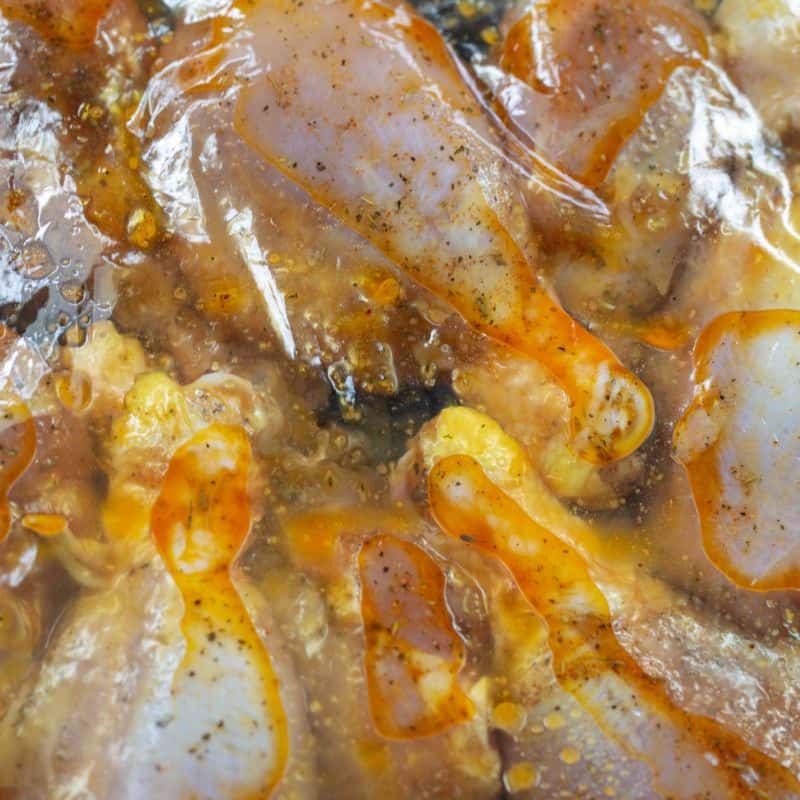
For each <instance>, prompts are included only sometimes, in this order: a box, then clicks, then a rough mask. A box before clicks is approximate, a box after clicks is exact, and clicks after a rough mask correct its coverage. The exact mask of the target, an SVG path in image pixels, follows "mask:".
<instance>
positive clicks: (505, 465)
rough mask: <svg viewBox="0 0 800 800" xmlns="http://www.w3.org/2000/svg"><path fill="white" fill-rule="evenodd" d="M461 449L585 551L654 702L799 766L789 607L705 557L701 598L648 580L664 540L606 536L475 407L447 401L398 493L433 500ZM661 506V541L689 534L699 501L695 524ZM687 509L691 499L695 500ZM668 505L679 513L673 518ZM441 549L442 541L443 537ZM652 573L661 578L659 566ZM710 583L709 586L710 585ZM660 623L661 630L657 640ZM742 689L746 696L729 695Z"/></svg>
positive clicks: (678, 559) (546, 525)
mask: <svg viewBox="0 0 800 800" xmlns="http://www.w3.org/2000/svg"><path fill="white" fill-rule="evenodd" d="M464 454H467V455H469V457H470V458H472V459H475V460H476V461H477V462H479V463H480V467H481V470H482V472H483V473H484V474H485V475H487V476H488V478H489V480H490V481H491V485H492V486H494V487H496V488H497V489H499V490H500V491H502V493H503V494H504V495H505V496H507V497H509V498H513V501H514V503H515V505H517V506H519V507H520V508H523V509H524V510H525V516H526V517H528V518H529V519H530V520H534V521H535V523H536V524H537V525H538V526H539V528H540V529H542V530H544V531H546V532H552V533H553V534H555V535H557V537H558V539H559V540H560V541H561V542H566V543H568V547H569V548H570V550H571V551H572V550H574V551H575V552H576V553H580V555H581V561H582V563H584V564H586V565H588V567H589V570H590V573H589V574H590V576H591V578H592V581H593V582H594V583H596V584H597V585H598V586H599V587H600V588H601V589H602V592H603V594H604V596H605V598H606V600H605V602H607V603H608V605H609V607H611V608H612V609H613V614H614V623H615V624H614V630H615V632H619V633H620V634H624V638H623V640H622V642H623V644H624V645H625V648H626V649H627V650H628V651H629V652H630V653H631V654H632V655H636V656H637V658H640V659H641V660H640V661H639V663H640V664H642V665H643V666H645V667H646V672H647V674H648V675H651V676H652V677H653V678H654V679H660V680H663V681H664V686H663V689H661V690H659V692H658V694H659V697H660V698H661V699H660V700H658V702H662V701H664V702H669V701H667V699H666V698H667V697H670V698H673V699H674V700H676V701H678V702H679V704H680V708H681V709H684V710H685V712H690V715H699V716H701V717H704V718H705V717H709V718H713V719H716V720H718V721H719V722H720V723H721V724H723V725H724V726H725V727H726V728H727V729H728V730H729V731H731V732H735V734H738V735H739V736H741V737H743V738H745V739H746V740H747V741H748V742H749V743H750V746H752V747H755V748H757V749H758V750H760V751H761V752H764V753H768V754H769V755H770V756H771V757H772V758H775V759H776V760H777V761H780V762H782V763H784V764H791V767H792V769H793V770H795V771H800V753H799V752H798V750H797V747H796V745H795V742H796V737H797V728H796V725H795V722H794V720H795V719H796V709H797V707H798V705H797V704H798V702H800V697H798V696H797V694H796V693H795V692H794V691H793V690H789V691H787V686H789V685H791V684H792V683H793V680H794V679H793V678H792V677H790V676H791V675H793V674H794V673H795V671H796V670H797V669H800V663H798V661H797V654H796V652H795V648H794V645H793V641H794V638H796V632H795V631H794V628H793V627H792V625H791V624H790V622H786V621H788V620H791V619H793V618H794V617H795V615H796V611H792V610H791V606H789V605H787V604H786V603H783V604H777V603H776V602H775V599H773V600H771V601H769V602H768V603H767V606H766V607H764V605H763V603H762V604H761V605H760V606H759V604H757V603H756V604H754V603H752V602H749V600H750V599H754V598H757V597H758V596H756V595H753V594H752V593H750V594H748V593H747V592H739V594H738V595H737V594H735V593H734V594H731V593H730V592H728V593H727V594H726V593H725V592H724V587H722V588H723V591H718V590H717V589H718V587H716V582H715V581H714V580H713V574H709V569H708V565H706V568H705V570H703V571H700V572H699V575H700V579H701V583H700V584H699V586H698V585H694V584H692V585H691V586H689V585H686V586H685V587H684V591H685V592H689V591H690V590H694V591H695V592H697V593H698V594H699V595H700V596H701V597H703V596H704V595H705V600H704V603H703V604H697V602H696V600H695V599H694V598H693V597H691V596H690V595H689V594H685V593H683V592H679V591H676V590H675V589H673V588H672V587H670V585H669V584H666V583H664V582H662V581H661V580H658V579H657V577H656V578H653V577H650V576H649V575H647V574H646V573H645V572H644V569H645V568H646V566H647V565H649V564H652V563H653V559H651V557H650V556H649V555H648V549H647V548H648V546H649V547H652V548H654V549H655V548H656V547H657V545H658V539H654V540H653V542H652V543H649V544H645V546H644V547H642V548H641V551H640V548H639V547H638V546H637V545H636V543H635V542H633V541H631V540H630V539H629V538H628V539H626V538H625V537H624V535H623V536H622V537H621V536H620V535H619V532H617V531H606V532H604V531H602V529H599V528H595V527H592V526H589V525H587V523H586V522H585V521H584V520H583V519H580V518H577V517H575V516H573V515H572V514H570V513H568V512H567V511H565V510H564V509H563V508H561V507H560V505H559V504H558V503H557V502H555V503H554V502H553V500H554V498H552V496H551V495H550V493H549V492H548V491H547V489H546V488H545V487H544V485H543V483H542V482H541V480H540V479H539V478H538V476H537V475H536V473H535V471H534V470H532V469H531V465H530V461H529V460H528V459H527V457H526V456H525V453H524V451H523V450H522V448H521V447H520V446H519V445H518V444H517V443H515V442H514V440H513V439H511V438H510V437H509V436H508V435H506V434H505V433H504V432H503V431H502V430H501V429H500V427H499V426H498V425H497V424H496V423H495V422H494V421H493V420H491V419H490V418H489V417H486V416H485V415H483V414H478V413H477V412H475V411H473V410H471V409H468V408H463V407H462V408H451V409H447V410H445V411H443V412H441V413H440V415H439V417H438V418H437V419H436V420H435V421H434V422H432V423H431V424H430V425H429V426H427V427H426V428H425V429H423V431H422V433H421V434H420V436H419V439H418V442H417V447H416V448H415V449H412V450H411V451H409V455H408V457H407V458H406V459H404V460H403V461H402V462H401V463H400V464H399V465H398V470H397V473H396V475H395V478H394V481H395V494H396V496H397V497H408V496H410V497H413V498H416V500H417V502H420V503H425V502H426V500H425V497H426V494H427V493H426V492H425V490H424V487H423V486H422V485H420V484H421V483H422V482H424V479H425V476H426V475H429V474H430V470H431V469H433V468H434V465H435V464H437V463H439V462H442V461H444V460H446V459H449V458H451V457H455V456H460V455H464ZM492 497H494V495H492ZM653 502H657V500H654V501H653ZM662 505H663V508H664V512H665V514H664V517H663V519H661V521H660V522H658V523H656V522H653V524H654V525H657V526H658V531H660V533H661V537H662V538H663V532H664V531H665V530H666V531H676V535H677V532H679V531H680V529H681V526H682V525H688V529H689V530H690V531H691V530H692V526H691V525H690V524H689V523H690V522H691V521H692V520H693V519H694V514H693V512H692V511H691V509H690V516H689V517H688V520H689V523H687V521H686V520H684V519H682V518H681V517H680V510H679V509H680V508H681V507H682V506H680V504H676V503H675V501H674V498H673V497H669V499H668V500H666V501H665V502H663V504H662ZM684 505H686V504H684ZM690 505H691V504H690V502H689V504H688V506H687V507H689V508H690ZM669 509H672V510H673V511H674V512H675V515H673V516H669V515H667V510H669ZM465 524H466V523H465ZM462 533H463V532H459V535H461V534H462ZM465 535H467V536H470V535H471V534H468V533H467V534H465ZM543 535H544V534H543ZM549 535H550V536H552V534H549ZM642 535H644V531H643V532H642ZM436 546H437V548H441V545H440V544H438V543H437V545H436ZM559 552H560V551H559ZM680 553H681V551H680V550H679V549H677V550H676V549H675V548H674V547H671V554H670V555H668V556H666V558H667V559H671V560H670V561H669V563H670V564H673V563H674V567H675V569H674V570H673V571H674V572H675V573H676V575H679V574H684V573H686V571H687V569H688V565H687V562H686V559H685V557H683V556H681V555H680ZM451 557H452V558H453V559H454V560H455V561H456V563H463V561H462V559H463V553H460V552H455V551H452V553H451ZM678 565H679V566H678ZM510 568H511V567H510ZM511 569H512V572H514V569H513V568H511ZM698 570H701V565H700V564H698ZM655 573H656V575H657V574H658V563H656V564H655ZM478 574H479V573H478ZM542 574H545V575H546V574H550V573H549V571H543V573H542ZM673 577H674V576H673ZM705 587H708V591H707V592H705V593H704V592H703V589H704V588H705ZM533 605H534V606H535V605H536V604H535V603H533ZM717 607H718V608H717ZM734 609H737V610H738V611H740V612H741V615H740V617H741V618H740V619H739V620H737V619H736V616H737V615H736V614H735V613H732V612H733V610H734ZM737 621H738V622H739V623H740V626H737ZM748 624H749V628H747V632H745V630H744V626H745V625H748ZM784 625H786V626H787V627H786V636H785V637H781V636H780V635H779V633H778V632H777V631H776V630H775V629H776V628H778V627H783V626H784ZM655 630H661V631H662V632H663V636H662V638H660V639H658V641H657V642H656V641H655V640H654V631H655ZM678 632H679V633H678ZM523 652H524V651H523ZM503 674H506V675H511V674H515V675H520V674H524V671H523V672H520V671H519V670H517V669H510V668H509V669H506V668H504V671H503ZM667 691H668V693H667ZM737 697H739V698H740V701H739V700H733V699H732V698H737ZM680 713H684V711H681V712H680ZM601 725H602V723H601ZM777 730H781V731H783V730H785V731H786V735H776V731H777ZM731 735H733V733H732V734H731ZM612 738H613V737H612ZM634 755H635V754H634Z"/></svg>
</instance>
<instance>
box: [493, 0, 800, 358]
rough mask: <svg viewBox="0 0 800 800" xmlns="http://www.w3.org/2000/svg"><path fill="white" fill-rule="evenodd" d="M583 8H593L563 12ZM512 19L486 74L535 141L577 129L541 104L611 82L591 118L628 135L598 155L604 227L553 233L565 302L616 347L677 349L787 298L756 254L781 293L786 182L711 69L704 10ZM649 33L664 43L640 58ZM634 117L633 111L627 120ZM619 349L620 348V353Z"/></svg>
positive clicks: (734, 96) (768, 144) (775, 158)
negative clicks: (564, 50) (616, 124)
mask: <svg viewBox="0 0 800 800" xmlns="http://www.w3.org/2000/svg"><path fill="white" fill-rule="evenodd" d="M576 7H578V8H580V9H582V10H583V11H585V13H582V14H573V15H572V16H570V15H568V14H567V11H574V10H575V8H576ZM556 12H558V14H561V15H562V16H559V17H558V25H556V26H555V28H554V30H548V29H547V26H546V25H545V24H544V22H545V21H546V19H547V18H548V14H551V15H552V14H556ZM510 14H511V16H510V19H509V23H508V25H507V26H506V27H507V28H508V29H509V34H508V36H509V38H508V39H507V41H506V42H505V43H504V47H503V50H502V52H501V54H500V55H499V56H498V58H499V61H498V62H497V63H496V64H489V65H485V66H481V67H479V73H480V75H481V77H482V78H483V80H484V82H485V83H486V84H487V85H488V86H489V88H493V89H494V94H495V97H496V99H497V102H498V104H499V105H500V106H501V107H502V108H503V111H504V113H505V115H506V116H507V117H508V119H509V120H510V121H511V122H512V123H513V125H515V126H516V127H517V128H519V129H520V130H524V132H525V134H526V135H527V137H528V138H529V139H530V141H531V142H532V143H533V144H532V146H533V147H535V146H536V142H539V141H542V142H547V141H554V142H557V143H559V144H561V143H563V142H564V141H565V140H566V139H567V137H568V132H569V130H573V129H574V126H569V125H564V124H561V123H562V122H563V121H562V120H561V119H560V117H559V116H558V115H557V114H555V113H552V114H536V115H533V114H532V115H531V116H526V114H525V109H526V108H527V107H528V104H529V103H530V102H532V101H531V100H530V98H533V99H536V100H541V101H542V102H545V103H551V102H552V103H556V104H558V103H567V104H569V103H570V102H571V101H570V97H572V98H573V99H575V98H579V97H580V96H581V93H582V92H583V93H584V94H585V93H586V91H587V87H595V89H597V87H600V86H601V84H602V87H603V91H604V92H605V94H606V95H607V96H608V97H610V98H611V100H610V102H609V101H607V102H603V103H595V104H592V112H591V113H590V112H581V113H582V117H581V118H582V119H583V120H584V124H585V125H586V126H591V125H592V124H593V122H594V120H596V119H597V118H598V115H602V114H605V113H606V112H607V111H608V112H609V113H615V114H620V119H623V118H624V119H626V120H628V122H629V123H630V126H631V127H629V128H628V129H627V133H626V136H625V139H624V141H622V142H618V143H617V144H615V146H614V147H613V148H611V150H610V151H609V155H608V157H607V158H606V159H605V160H602V173H601V174H600V177H601V178H602V180H601V181H600V182H599V183H598V184H597V185H596V189H595V191H596V193H597V195H598V198H599V199H600V200H602V201H603V202H604V203H605V204H606V205H607V207H608V212H609V214H608V220H607V224H605V225H587V224H584V223H582V222H581V220H580V214H577V218H576V220H574V221H573V222H571V223H570V224H569V225H562V226H560V227H559V228H557V229H556V230H555V231H552V232H548V233H547V235H546V236H545V238H544V246H545V248H546V249H547V250H549V251H550V252H551V254H552V258H553V277H554V282H555V285H556V288H557V291H558V293H559V296H560V297H562V299H563V300H564V303H565V305H566V307H567V308H568V309H569V310H570V311H571V312H572V313H574V314H576V315H577V316H578V317H579V318H581V319H584V318H586V319H591V320H593V321H596V322H598V323H599V324H601V325H602V326H603V328H604V330H605V331H606V332H607V334H609V337H610V338H612V339H613V337H621V338H622V339H623V342H624V340H625V339H630V338H631V337H633V338H636V339H638V340H640V341H643V342H646V343H648V344H650V345H651V346H652V347H655V348H659V349H665V350H680V349H681V348H683V347H685V346H686V344H687V342H689V341H690V340H691V338H692V335H693V334H695V333H697V332H699V329H700V328H701V327H702V325H703V324H704V323H705V322H707V321H708V320H709V319H710V318H713V316H715V315H716V314H717V313H720V312H722V311H726V310H735V309H738V308H740V307H741V306H740V305H738V303H741V298H742V297H744V298H747V300H746V301H747V303H748V305H750V304H753V305H754V306H755V304H756V303H757V302H762V298H767V297H768V298H769V300H768V301H767V302H769V305H770V306H775V305H776V304H777V305H780V303H781V300H780V299H779V298H777V297H775V296H774V291H772V289H773V288H774V284H773V283H772V282H771V285H770V291H767V290H764V291H762V288H761V287H760V285H759V280H758V279H756V275H755V273H756V269H755V268H754V264H753V260H754V258H753V256H756V255H757V256H759V257H761V258H763V259H766V260H767V261H769V262H770V264H771V266H770V267H769V270H770V271H773V270H774V272H775V273H776V275H775V277H776V279H777V280H776V282H778V283H782V284H783V285H784V286H785V284H786V283H787V282H788V281H790V280H791V274H790V273H791V272H794V271H796V264H797V258H796V245H794V244H793V243H794V242H795V241H796V238H797V237H796V234H795V233H793V230H794V227H793V223H792V221H791V219H790V218H789V216H788V214H789V209H790V205H791V188H790V184H789V181H788V179H787V175H786V172H785V168H784V164H783V163H782V161H781V158H780V156H779V154H778V153H777V152H776V150H775V148H774V146H773V142H772V141H771V137H770V134H769V131H766V130H765V129H764V126H763V124H762V122H761V120H760V119H759V117H758V114H757V113H756V112H755V110H754V109H753V106H752V104H751V103H750V102H749V100H748V99H747V98H746V97H744V96H742V94H741V93H740V92H739V91H738V90H737V88H736V86H735V85H734V83H733V82H732V81H731V80H730V78H729V77H728V76H727V75H726V74H725V73H724V72H723V71H722V70H721V69H720V68H719V66H718V65H717V64H716V63H714V62H713V61H712V60H710V58H709V48H708V46H707V44H706V38H707V30H706V27H707V26H706V22H705V21H704V18H703V16H702V15H701V14H700V13H698V12H694V11H692V10H691V8H689V4H685V3H672V2H664V0H657V1H656V2H647V3H635V4H634V3H617V2H607V3H577V4H576V3H572V4H570V3H567V2H563V3H562V2H559V3H544V4H542V3H532V4H529V5H527V6H523V8H522V9H521V11H512V12H510ZM520 14H521V15H522V16H521V18H520ZM656 18H658V19H660V20H661V24H660V25H658V24H654V20H655V19H656ZM534 23H535V24H534ZM539 23H541V24H539ZM531 26H533V27H532V29H531V30H532V33H531V34H530V36H529V35H528V33H526V32H525V30H526V28H530V27H531ZM537 26H538V27H537ZM600 31H602V34H603V38H602V41H601V37H600V36H599V33H600ZM626 31H628V32H629V33H630V35H626ZM637 32H638V33H637ZM668 32H669V33H671V34H672V35H671V36H670V37H668V38H661V39H659V37H662V36H664V37H666V36H667V33H668ZM523 34H524V35H523ZM520 36H522V39H520ZM637 36H639V37H640V38H639V39H637ZM570 37H573V38H574V41H580V42H584V47H583V48H573V49H572V50H568V55H567V56H566V57H565V58H564V59H562V60H561V61H557V60H553V59H550V60H548V57H547V56H548V47H550V46H551V45H549V44H548V42H550V40H553V41H554V42H558V41H561V39H562V38H563V39H564V40H565V41H570V42H572V41H573V38H570ZM641 37H644V38H647V37H656V39H659V42H660V44H658V43H657V44H656V45H653V46H652V47H650V48H649V49H648V50H643V49H642V48H641V47H640V45H641V44H642V38H641ZM595 39H596V40H597V41H594V40H595ZM523 42H526V43H527V44H526V46H524V47H523V46H522V43H523ZM632 43H635V44H632ZM528 44H529V45H530V46H528ZM617 45H618V46H617ZM537 48H538V49H537ZM551 49H552V53H551V55H553V54H557V53H558V52H559V50H558V48H557V47H556V46H555V45H552V47H551ZM576 52H577V53H578V54H579V55H580V58H579V57H578V56H576V55H575V53H576ZM653 54H655V55H654V57H653V58H650V56H651V55H653ZM584 55H585V56H586V57H585V58H583V56H584ZM645 55H646V56H647V57H648V58H644V56H645ZM504 58H505V64H506V69H503V66H502V62H503V59H504ZM593 59H594V60H593ZM565 65H567V66H565ZM662 67H663V69H664V72H663V74H662V75H661V77H660V78H659V80H654V79H648V80H645V81H643V82H642V84H641V85H639V86H637V88H636V91H628V90H627V88H626V87H627V86H628V83H627V81H629V80H631V79H632V77H636V76H640V75H641V74H643V73H642V72H641V71H642V70H644V72H645V73H649V74H650V76H651V78H652V76H653V74H654V73H655V72H658V71H659V70H660V69H661V68H662ZM509 71H511V72H513V74H509ZM539 72H542V74H543V75H544V76H545V78H543V79H542V80H545V79H546V78H547V76H548V75H550V74H551V73H552V74H553V75H555V74H556V73H558V75H559V76H560V80H561V81H562V83H563V84H564V86H562V91H560V92H554V93H552V94H547V93H542V91H543V89H544V88H546V87H545V86H544V85H543V84H542V83H541V82H540V83H537V80H539V79H538V78H537V77H536V76H537V75H538V74H539ZM506 87H510V88H507V90H506ZM573 88H574V89H575V91H574V92H573V91H572V89H573ZM567 90H569V91H567ZM564 92H567V93H566V94H564ZM565 97H566V99H564V98H565ZM598 109H601V110H600V111H598ZM624 109H627V110H628V111H629V112H632V111H636V113H635V114H634V115H633V116H630V115H628V116H626V115H625V114H623V113H622V112H623V110H624ZM585 138H586V137H585ZM590 144H591V141H588V142H587V146H588V145H590ZM577 152H579V153H580V152H583V151H582V150H581V149H580V148H578V150H577ZM597 163H598V164H600V163H601V161H600V160H598V162H597ZM718 249H719V250H720V251H724V252H725V253H726V256H723V255H722V252H720V253H719V256H718V255H717V252H716V251H717V250H718ZM731 253H738V254H739V255H738V256H737V257H736V259H735V261H734V263H735V264H736V269H735V270H732V269H731V265H730V263H728V262H726V261H724V260H723V259H724V258H726V257H727V258H728V259H730V257H731ZM745 253H747V254H749V255H747V256H746V257H744V258H743V256H744V254H745ZM718 258H719V259H720V260H718ZM758 269H759V272H760V271H761V270H762V269H763V268H758ZM751 292H752V293H754V294H753V296H751ZM755 295H758V296H759V299H758V300H755ZM710 300H711V301H716V302H709V301H710ZM784 302H785V301H784ZM716 303H718V304H716ZM623 342H617V344H616V346H617V349H618V350H619V351H620V352H621V353H623V354H624V351H625V347H624V343H623Z"/></svg>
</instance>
